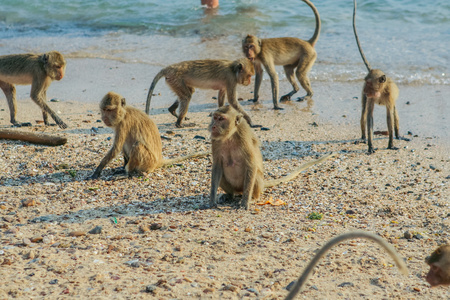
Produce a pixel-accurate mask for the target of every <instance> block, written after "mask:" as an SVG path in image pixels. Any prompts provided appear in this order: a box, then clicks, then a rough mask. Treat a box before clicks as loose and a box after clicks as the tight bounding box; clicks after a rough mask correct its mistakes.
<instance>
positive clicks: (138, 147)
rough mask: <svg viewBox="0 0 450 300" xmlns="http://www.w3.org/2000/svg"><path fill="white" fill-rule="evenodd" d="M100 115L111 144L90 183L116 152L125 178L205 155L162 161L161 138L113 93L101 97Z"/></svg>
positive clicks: (142, 115)
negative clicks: (121, 159) (111, 136)
mask: <svg viewBox="0 0 450 300" xmlns="http://www.w3.org/2000/svg"><path fill="white" fill-rule="evenodd" d="M100 112H101V116H102V121H103V122H104V123H105V125H106V126H108V127H112V128H113V129H114V143H113V145H112V147H111V149H110V150H109V151H108V153H107V154H106V155H105V157H104V158H103V159H102V160H101V162H100V164H99V165H98V167H97V168H96V169H95V171H94V173H93V175H92V176H91V177H90V179H97V178H98V177H99V176H100V173H101V172H102V170H103V168H104V167H105V166H106V165H107V164H108V163H109V162H110V161H111V160H112V159H113V158H114V157H116V156H117V154H119V152H120V151H122V152H123V156H124V170H125V172H126V173H127V174H128V175H129V176H130V175H132V174H134V173H141V172H153V171H154V170H155V169H156V168H160V167H164V166H168V165H171V164H174V163H178V162H180V161H183V160H186V159H189V158H194V157H199V156H205V155H207V154H209V153H208V152H195V153H192V154H190V155H186V156H183V157H178V158H174V159H163V157H162V143H161V137H160V134H159V131H158V127H157V126H156V124H155V123H154V122H153V121H152V120H151V119H150V117H149V116H148V115H147V114H145V113H144V112H142V111H140V110H138V109H136V108H134V107H131V106H128V105H127V104H126V99H125V98H123V97H122V96H121V95H119V94H117V93H115V92H109V93H107V94H106V95H105V96H104V97H103V99H102V100H101V102H100Z"/></svg>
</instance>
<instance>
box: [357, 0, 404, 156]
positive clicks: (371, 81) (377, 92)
mask: <svg viewBox="0 0 450 300" xmlns="http://www.w3.org/2000/svg"><path fill="white" fill-rule="evenodd" d="M355 18H356V0H353V32H354V33H355V38H356V44H357V45H358V49H359V53H360V54H361V57H362V59H363V62H364V64H365V65H366V68H367V71H368V72H369V74H367V76H366V77H365V78H364V87H363V90H362V96H361V99H362V101H361V103H362V111H361V133H362V134H361V139H362V140H363V141H365V140H366V127H367V144H368V146H369V150H368V152H369V154H370V153H374V152H375V149H374V148H373V144H372V140H373V109H374V106H375V104H378V105H384V106H386V115H387V126H388V132H389V144H388V147H387V148H388V149H392V150H398V148H396V147H394V131H395V137H396V138H397V139H401V137H400V135H399V119H398V113H397V108H396V107H395V101H396V100H397V98H398V94H399V90H398V87H397V85H396V84H395V83H394V82H393V81H392V79H390V78H389V77H387V76H386V75H385V74H384V73H383V71H381V70H379V69H372V68H371V67H370V64H369V62H368V61H367V59H366V57H365V55H364V52H363V50H362V48H361V44H360V42H359V38H358V34H357V33H356V25H355ZM405 140H408V139H405Z"/></svg>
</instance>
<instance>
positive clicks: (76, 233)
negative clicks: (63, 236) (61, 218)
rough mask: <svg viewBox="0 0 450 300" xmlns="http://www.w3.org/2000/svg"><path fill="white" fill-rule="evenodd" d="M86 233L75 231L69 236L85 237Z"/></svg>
mask: <svg viewBox="0 0 450 300" xmlns="http://www.w3.org/2000/svg"><path fill="white" fill-rule="evenodd" d="M85 234H86V232H84V231H81V230H75V231H72V232H70V233H69V236H83V235H85Z"/></svg>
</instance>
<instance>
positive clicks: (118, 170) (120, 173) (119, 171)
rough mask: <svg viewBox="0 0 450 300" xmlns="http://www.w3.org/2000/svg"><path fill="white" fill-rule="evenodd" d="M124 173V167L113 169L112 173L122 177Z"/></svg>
mask: <svg viewBox="0 0 450 300" xmlns="http://www.w3.org/2000/svg"><path fill="white" fill-rule="evenodd" d="M126 173H127V171H126V170H125V168H124V167H118V168H116V169H114V171H113V175H123V174H126Z"/></svg>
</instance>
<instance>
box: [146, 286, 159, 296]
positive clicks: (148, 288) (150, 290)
mask: <svg viewBox="0 0 450 300" xmlns="http://www.w3.org/2000/svg"><path fill="white" fill-rule="evenodd" d="M156 289H157V286H156V285H153V284H151V285H147V286H146V287H145V292H146V293H151V294H156Z"/></svg>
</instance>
